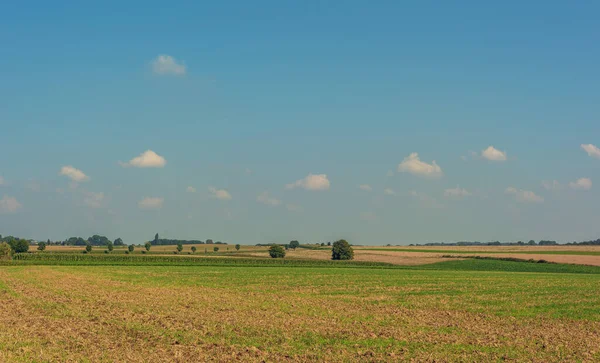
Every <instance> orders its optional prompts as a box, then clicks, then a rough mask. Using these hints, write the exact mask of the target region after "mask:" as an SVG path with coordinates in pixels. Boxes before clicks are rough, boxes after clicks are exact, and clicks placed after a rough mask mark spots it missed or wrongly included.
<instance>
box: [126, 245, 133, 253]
mask: <svg viewBox="0 0 600 363" xmlns="http://www.w3.org/2000/svg"><path fill="white" fill-rule="evenodd" d="M134 249H135V246H134V245H129V246H127V252H133V250H134Z"/></svg>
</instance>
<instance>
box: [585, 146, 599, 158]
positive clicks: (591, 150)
mask: <svg viewBox="0 0 600 363" xmlns="http://www.w3.org/2000/svg"><path fill="white" fill-rule="evenodd" d="M581 148H582V149H583V150H584V151H585V152H586V153H587V154H588V155H589V156H591V157H593V158H596V159H600V149H599V148H598V147H597V146H596V145H592V144H581Z"/></svg>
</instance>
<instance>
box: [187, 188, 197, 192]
mask: <svg viewBox="0 0 600 363" xmlns="http://www.w3.org/2000/svg"><path fill="white" fill-rule="evenodd" d="M185 191H186V192H188V193H196V188H194V187H187V188H186V189H185Z"/></svg>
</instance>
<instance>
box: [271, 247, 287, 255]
mask: <svg viewBox="0 0 600 363" xmlns="http://www.w3.org/2000/svg"><path fill="white" fill-rule="evenodd" d="M269 255H270V256H271V257H272V258H284V257H285V251H284V250H283V247H281V246H280V245H273V246H271V247H270V248H269Z"/></svg>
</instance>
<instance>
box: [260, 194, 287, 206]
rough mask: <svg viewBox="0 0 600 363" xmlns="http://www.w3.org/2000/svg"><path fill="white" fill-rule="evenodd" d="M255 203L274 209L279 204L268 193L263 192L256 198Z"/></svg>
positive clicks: (277, 200) (278, 201)
mask: <svg viewBox="0 0 600 363" xmlns="http://www.w3.org/2000/svg"><path fill="white" fill-rule="evenodd" d="M256 201H257V202H259V203H262V204H265V205H270V206H272V207H276V206H278V205H280V204H281V201H280V200H279V199H277V198H274V197H271V196H270V195H269V192H263V193H261V194H259V195H258V196H257V197H256Z"/></svg>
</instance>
